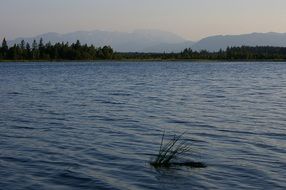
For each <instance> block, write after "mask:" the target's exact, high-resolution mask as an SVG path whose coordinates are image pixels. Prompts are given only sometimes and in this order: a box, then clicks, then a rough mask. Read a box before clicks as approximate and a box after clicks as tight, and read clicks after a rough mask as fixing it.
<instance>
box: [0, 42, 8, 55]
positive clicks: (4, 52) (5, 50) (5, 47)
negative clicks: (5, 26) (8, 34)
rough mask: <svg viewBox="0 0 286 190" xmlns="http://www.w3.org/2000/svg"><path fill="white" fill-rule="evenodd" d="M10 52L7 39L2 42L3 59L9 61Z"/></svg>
mask: <svg viewBox="0 0 286 190" xmlns="http://www.w3.org/2000/svg"><path fill="white" fill-rule="evenodd" d="M8 50H9V48H8V44H7V41H6V38H4V39H3V41H2V47H1V54H2V55H1V57H2V59H7V54H8Z"/></svg>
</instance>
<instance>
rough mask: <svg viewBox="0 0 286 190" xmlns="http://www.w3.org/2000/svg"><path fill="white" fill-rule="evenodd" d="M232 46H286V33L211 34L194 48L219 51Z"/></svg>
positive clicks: (193, 47)
mask: <svg viewBox="0 0 286 190" xmlns="http://www.w3.org/2000/svg"><path fill="white" fill-rule="evenodd" d="M228 46H229V47H231V46H278V47H286V33H274V32H270V33H252V34H243V35H226V36H211V37H207V38H204V39H202V40H200V41H198V42H197V43H196V44H194V45H193V46H192V49H194V50H204V49H205V50H208V51H219V50H220V49H222V50H225V49H226V48H227V47H228Z"/></svg>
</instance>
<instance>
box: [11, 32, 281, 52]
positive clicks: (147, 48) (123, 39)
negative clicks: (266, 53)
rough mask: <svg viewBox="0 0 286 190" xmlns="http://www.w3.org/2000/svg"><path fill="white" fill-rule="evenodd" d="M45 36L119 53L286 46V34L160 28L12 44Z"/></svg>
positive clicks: (81, 34) (58, 37)
mask: <svg viewBox="0 0 286 190" xmlns="http://www.w3.org/2000/svg"><path fill="white" fill-rule="evenodd" d="M40 38H43V39H44V41H45V42H49V41H50V42H51V43H52V44H54V43H56V42H69V43H74V42H76V40H80V42H81V43H82V44H88V45H91V44H93V45H94V46H96V47H99V46H105V45H110V46H111V47H112V48H113V49H115V50H116V51H118V52H154V53H157V52H166V53H169V52H180V51H182V50H183V49H185V48H192V49H193V50H197V51H200V50H208V51H219V50H220V49H222V50H225V49H226V48H227V47H232V46H238V47H240V46H279V47H285V46H286V33H274V32H269V33H251V34H242V35H224V36H223V35H219V36H210V37H207V38H204V39H202V40H200V41H198V42H192V41H189V40H186V39H184V38H183V37H180V36H179V35H177V34H174V33H171V32H166V31H160V30H135V31H133V32H114V31H102V30H95V31H78V32H72V33H67V34H58V33H46V34H42V35H38V36H36V37H31V38H17V39H15V40H12V41H9V44H10V45H13V44H15V43H17V44H18V43H20V42H21V40H25V41H26V42H29V43H32V42H33V40H34V39H35V40H37V41H39V40H40Z"/></svg>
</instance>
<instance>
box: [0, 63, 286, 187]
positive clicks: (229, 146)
mask: <svg viewBox="0 0 286 190" xmlns="http://www.w3.org/2000/svg"><path fill="white" fill-rule="evenodd" d="M0 97H1V98H0V108H1V111H0V151H1V152H0V189H5V190H7V189H13V190H17V189H35V190H36V189H67V190H70V189H115V190H117V189H118V190H121V189H122V190H124V189H132V190H133V189H134V190H137V189H138V190H139V189H154V190H157V189H158V190H159V189H162V190H163V189H180V190H181V189H182V190H189V189H243V188H244V189H285V188H286V181H285V179H286V172H285V168H286V126H285V125H286V119H285V118H286V117H285V115H286V104H285V102H286V63H219V62H217V63H195V62H193V63H192V62H144V63H132V62H102V63H101V62H99V63H75V62H73V63H1V64H0ZM164 130H166V133H167V134H169V135H172V134H174V133H177V134H179V133H182V132H185V131H186V132H187V133H186V134H185V138H186V139H188V140H189V143H190V144H192V147H193V152H192V154H191V155H188V158H190V159H193V160H196V161H202V162H205V163H207V165H208V167H207V168H205V169H190V168H185V167H181V168H172V169H166V170H155V169H153V168H152V167H150V166H149V164H148V162H149V161H150V159H152V155H153V154H155V153H156V152H157V151H158V148H159V147H158V146H159V143H160V140H161V135H162V133H163V131H164Z"/></svg>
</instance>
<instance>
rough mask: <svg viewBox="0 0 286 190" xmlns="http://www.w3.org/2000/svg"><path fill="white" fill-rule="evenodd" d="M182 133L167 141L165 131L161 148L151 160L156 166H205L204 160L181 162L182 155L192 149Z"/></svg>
mask: <svg viewBox="0 0 286 190" xmlns="http://www.w3.org/2000/svg"><path fill="white" fill-rule="evenodd" d="M184 134H185V133H182V134H181V135H174V136H173V138H172V139H171V140H169V141H168V142H166V143H165V132H164V133H163V135H162V139H161V143H160V149H159V152H158V154H157V155H156V157H155V159H154V160H153V161H151V162H150V165H151V166H153V167H154V168H169V167H172V166H186V167H192V168H205V167H206V165H205V164H204V163H202V162H194V161H185V162H179V161H178V160H179V159H180V157H183V156H184V154H186V153H188V152H190V151H191V146H190V145H189V144H188V143H187V141H186V140H184V139H183V138H182V137H183V135H184Z"/></svg>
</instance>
